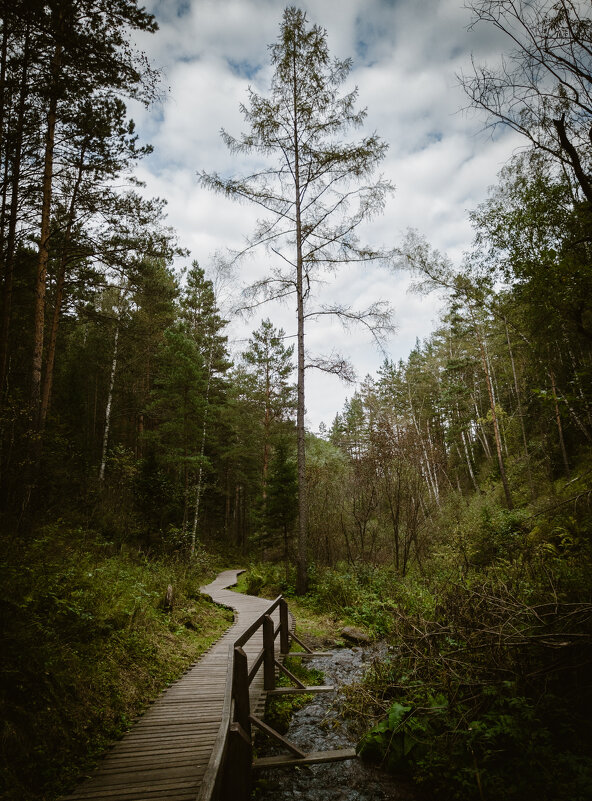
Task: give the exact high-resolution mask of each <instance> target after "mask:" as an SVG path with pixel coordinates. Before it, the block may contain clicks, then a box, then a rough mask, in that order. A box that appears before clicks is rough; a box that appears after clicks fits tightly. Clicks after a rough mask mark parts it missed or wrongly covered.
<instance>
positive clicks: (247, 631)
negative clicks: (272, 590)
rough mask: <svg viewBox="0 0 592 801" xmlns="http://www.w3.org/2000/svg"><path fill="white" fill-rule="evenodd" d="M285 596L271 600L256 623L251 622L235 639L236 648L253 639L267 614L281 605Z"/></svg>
mask: <svg viewBox="0 0 592 801" xmlns="http://www.w3.org/2000/svg"><path fill="white" fill-rule="evenodd" d="M283 597H284V596H283V595H278V597H277V598H276V599H275V601H271V603H270V604H269V606H268V607H267V609H265V610H264V611H263V612H261V614H260V615H259V617H258V618H257V620H255V622H254V623H251V625H250V626H249V628H248V629H245V631H243V633H242V634H241V636H240V637H239V638H238V639H237V640H235V641H234V647H235V648H242V646H243V645H246V644H247V643H248V642H249V640H250V639H251V637H252V636H253V634H255V632H256V631H257V629H258V628H259V627H260V626H262V625H263V618H264V617H265V616H266V615H270V614H271V613H272V612H273V611H274V610H275V609H276V608H277V607H278V606H279V605H280V601H281V600H282V598H283Z"/></svg>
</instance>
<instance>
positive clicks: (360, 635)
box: [341, 626, 371, 645]
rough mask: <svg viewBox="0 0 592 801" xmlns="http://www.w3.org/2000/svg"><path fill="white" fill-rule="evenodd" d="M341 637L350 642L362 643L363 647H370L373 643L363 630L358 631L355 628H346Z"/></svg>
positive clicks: (343, 629)
mask: <svg viewBox="0 0 592 801" xmlns="http://www.w3.org/2000/svg"><path fill="white" fill-rule="evenodd" d="M341 636H342V637H343V638H344V639H345V640H349V641H350V642H355V643H361V644H363V645H368V644H369V643H370V642H371V639H370V637H369V636H368V635H367V634H366V632H365V631H362V629H358V628H356V627H355V626H345V627H344V628H342V629H341Z"/></svg>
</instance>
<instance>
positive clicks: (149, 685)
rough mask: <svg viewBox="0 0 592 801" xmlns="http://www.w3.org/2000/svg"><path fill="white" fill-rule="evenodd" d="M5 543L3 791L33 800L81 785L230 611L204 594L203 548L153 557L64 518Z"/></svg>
mask: <svg viewBox="0 0 592 801" xmlns="http://www.w3.org/2000/svg"><path fill="white" fill-rule="evenodd" d="M2 551H3V552H2V557H3V560H2V561H3V565H4V567H3V580H2V594H1V599H0V617H1V624H2V630H3V649H2V654H1V655H0V665H1V673H2V685H1V690H0V704H1V706H2V721H3V722H2V736H1V741H2V746H1V750H0V762H1V771H0V773H1V775H2V782H3V786H2V790H1V792H2V793H3V795H2V797H3V798H6V799H12V800H13V801H17V799H18V800H20V801H25V799H27V801H33V799H38V798H39V799H40V798H49V797H53V795H54V793H55V792H57V791H58V790H59V788H60V787H62V788H63V787H65V785H67V784H68V783H71V782H73V781H74V779H75V778H76V776H77V775H78V774H79V773H80V772H81V770H83V769H84V766H85V765H88V763H89V760H91V759H92V758H93V756H95V755H97V754H98V753H99V752H100V751H101V750H102V749H103V748H104V747H105V745H106V744H107V743H108V742H109V740H111V739H113V738H115V737H117V736H118V735H120V734H121V733H122V732H123V731H125V729H126V728H127V727H128V726H129V724H130V723H131V721H132V720H133V718H134V717H135V716H136V715H137V713H138V712H139V711H140V710H141V709H142V707H143V706H145V704H146V703H147V702H148V701H149V700H150V699H151V698H154V697H155V696H156V695H157V694H158V692H159V691H160V690H161V689H162V688H163V687H164V686H165V685H166V684H167V683H169V682H170V681H172V680H174V679H176V678H177V677H178V676H179V675H180V674H181V673H182V671H183V670H184V669H185V668H186V667H187V665H188V664H190V663H191V662H192V661H194V660H195V659H196V658H197V657H198V656H199V655H200V654H201V653H202V652H203V651H205V650H206V649H207V648H208V647H209V645H210V644H211V642H213V641H214V640H215V639H216V638H217V637H218V636H219V634H220V633H221V632H222V630H223V629H224V628H225V627H226V626H228V625H229V621H230V618H229V615H228V613H226V612H224V611H221V610H219V609H218V608H216V607H213V606H212V605H211V604H209V603H208V602H207V601H206V599H205V598H204V597H202V596H200V593H199V586H200V583H202V582H203V579H204V577H205V575H206V573H208V572H210V571H211V570H212V565H211V562H210V559H209V557H207V555H206V554H203V553H200V554H198V555H197V557H196V559H195V560H193V561H192V562H191V563H185V562H181V561H178V560H177V559H175V558H174V557H172V558H168V559H165V558H161V559H149V558H148V557H146V556H144V555H142V554H141V553H140V552H138V551H137V550H135V549H128V548H126V547H125V546H119V547H116V546H114V545H113V544H111V543H108V542H105V541H101V539H100V538H99V537H97V535H96V534H95V533H93V532H88V531H84V530H82V529H72V528H68V527H66V526H64V525H62V524H56V525H54V526H52V527H46V528H45V529H44V530H43V531H42V532H40V533H39V535H38V536H37V537H35V538H34V539H32V540H31V541H30V542H29V543H27V544H23V543H18V542H17V541H13V542H12V543H7V542H6V541H5V542H4V545H3V549H2ZM169 585H171V586H172V588H173V604H172V607H169V606H168V605H167V604H166V603H165V596H166V592H167V587H168V586H169Z"/></svg>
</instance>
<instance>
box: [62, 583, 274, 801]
mask: <svg viewBox="0 0 592 801" xmlns="http://www.w3.org/2000/svg"><path fill="white" fill-rule="evenodd" d="M240 572H241V571H240V570H226V571H224V572H223V573H220V575H219V576H218V577H217V578H216V579H215V580H214V581H213V582H212V583H211V584H208V585H207V586H205V587H202V588H201V590H202V592H204V593H207V594H208V595H210V596H211V597H212V599H213V600H214V601H216V602H217V603H220V604H223V605H224V606H228V607H231V608H232V609H234V610H235V613H236V614H235V622H234V624H233V625H232V626H231V628H230V629H229V630H228V631H227V632H226V633H225V634H224V635H223V637H221V638H220V639H219V640H218V641H217V642H216V643H215V644H214V645H213V646H212V647H211V648H210V649H209V651H207V652H206V653H205V654H204V655H203V656H202V658H201V659H200V660H199V662H197V663H196V664H195V665H194V666H193V667H192V668H190V669H189V671H188V672H187V673H185V675H184V676H183V677H182V678H181V679H179V680H178V681H177V682H175V683H174V684H173V685H171V686H170V687H169V688H168V689H167V690H165V692H164V693H163V694H162V695H161V696H160V697H159V698H158V699H157V700H156V701H155V703H154V704H153V705H152V706H151V707H150V709H149V710H148V711H147V712H146V713H145V714H144V715H143V716H142V717H141V718H140V719H139V720H138V721H137V723H136V724H135V725H134V726H133V728H132V729H131V730H130V731H129V732H128V733H127V734H126V735H125V736H124V737H123V739H122V740H120V741H119V742H118V743H117V744H116V745H115V746H114V747H113V748H112V750H111V751H109V753H108V754H107V756H106V757H105V759H104V760H103V761H102V762H101V764H100V765H99V766H98V767H97V769H96V770H95V772H94V773H93V774H92V775H91V776H89V777H88V778H87V779H86V780H84V781H83V782H82V783H81V784H80V785H79V786H78V788H77V789H76V790H75V791H74V792H73V793H72V794H71V795H67V796H63V801H79V800H80V801H82V799H87V800H88V799H105V801H160V800H161V799H162V801H165V799H171V800H172V801H195V799H196V797H197V795H198V792H199V789H200V786H201V782H202V780H203V777H204V774H205V772H206V768H207V765H208V762H209V760H210V756H211V754H212V749H213V746H214V741H215V739H216V735H217V734H218V729H219V727H220V721H221V715H222V706H223V701H224V689H225V686H226V676H227V669H228V652H229V646H230V645H231V644H232V643H233V642H234V641H235V640H236V639H237V638H238V637H239V636H240V635H241V634H242V633H243V632H244V631H246V629H247V628H248V627H249V626H250V625H251V624H252V623H253V621H254V620H256V619H257V618H258V617H259V616H260V615H261V614H262V613H263V612H264V611H265V610H266V609H267V608H268V607H269V605H270V601H269V600H267V599H264V598H255V597H253V596H251V595H241V594H238V593H236V592H232V591H231V590H228V589H227V587H230V586H232V585H233V584H235V583H236V578H237V575H238V574H239V573H240ZM274 614H275V616H277V615H278V610H277V609H276V611H275V613H274ZM261 648H262V635H261V631H259V632H258V633H257V635H256V636H254V637H252V638H251V640H249V642H248V643H247V645H246V646H245V648H244V650H245V652H246V654H247V657H248V658H249V664H251V663H252V662H253V661H254V659H255V658H256V656H257V654H258V653H259V652H260V650H261ZM264 697H265V696H264V691H263V669H261V670H260V671H259V673H258V674H257V676H256V677H255V679H254V680H253V683H252V684H251V689H250V699H251V709H252V710H257V707H258V706H259V705H260V704H261V703H262V702H263V701H264Z"/></svg>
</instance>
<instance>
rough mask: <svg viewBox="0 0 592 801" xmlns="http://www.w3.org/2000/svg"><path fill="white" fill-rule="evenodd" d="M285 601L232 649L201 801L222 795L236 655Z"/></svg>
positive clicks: (278, 600) (267, 611) (265, 612)
mask: <svg viewBox="0 0 592 801" xmlns="http://www.w3.org/2000/svg"><path fill="white" fill-rule="evenodd" d="M283 600H284V597H283V595H278V597H277V598H276V599H275V600H273V601H271V602H270V604H269V606H268V607H266V609H264V610H263V612H261V614H260V615H259V617H258V618H257V619H256V620H255V621H254V622H253V623H252V624H251V625H250V626H249V627H248V628H247V629H245V631H244V632H243V633H242V634H241V635H240V637H238V638H237V639H236V640H235V641H234V642H233V643H231V644H230V645H229V646H228V670H227V674H226V683H225V686H224V704H223V707H222V716H221V720H220V728H219V729H218V734H217V735H216V739H215V741H214V747H213V749H212V753H211V755H210V760H209V762H208V766H207V768H206V772H205V774H204V777H203V780H202V783H201V787H200V790H199V793H198V795H197V801H213V799H216V798H217V795H218V793H219V791H220V782H221V780H222V776H221V771H220V768H221V767H222V765H223V764H224V759H225V756H226V752H227V750H228V741H229V734H230V727H231V725H232V723H233V719H234V695H233V684H234V681H233V680H234V671H235V664H234V663H235V651H236V649H237V648H242V646H243V645H246V643H247V642H248V641H249V640H250V639H251V637H253V635H254V634H255V633H256V632H257V631H258V630H259V628H260V627H261V626H262V625H263V621H264V620H265V618H266V617H267V616H268V615H270V614H271V613H272V612H274V611H275V609H277V607H278V606H279V605H280V604H281V602H282V601H283ZM284 603H285V601H284ZM279 631H280V626H278V627H277V629H276V630H275V631H274V640H275V638H276V637H277V634H278V633H279ZM263 650H264V649H263ZM239 653H240V652H239ZM261 657H262V654H259V655H258V656H257V658H256V660H255V662H254V665H253V668H255V667H256V668H257V670H253V672H252V673H250V674H249V676H248V684H249V685H250V684H251V681H252V680H253V678H254V676H255V674H256V673H257V671H258V669H259V668H260V667H261V662H262V658H261Z"/></svg>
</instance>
